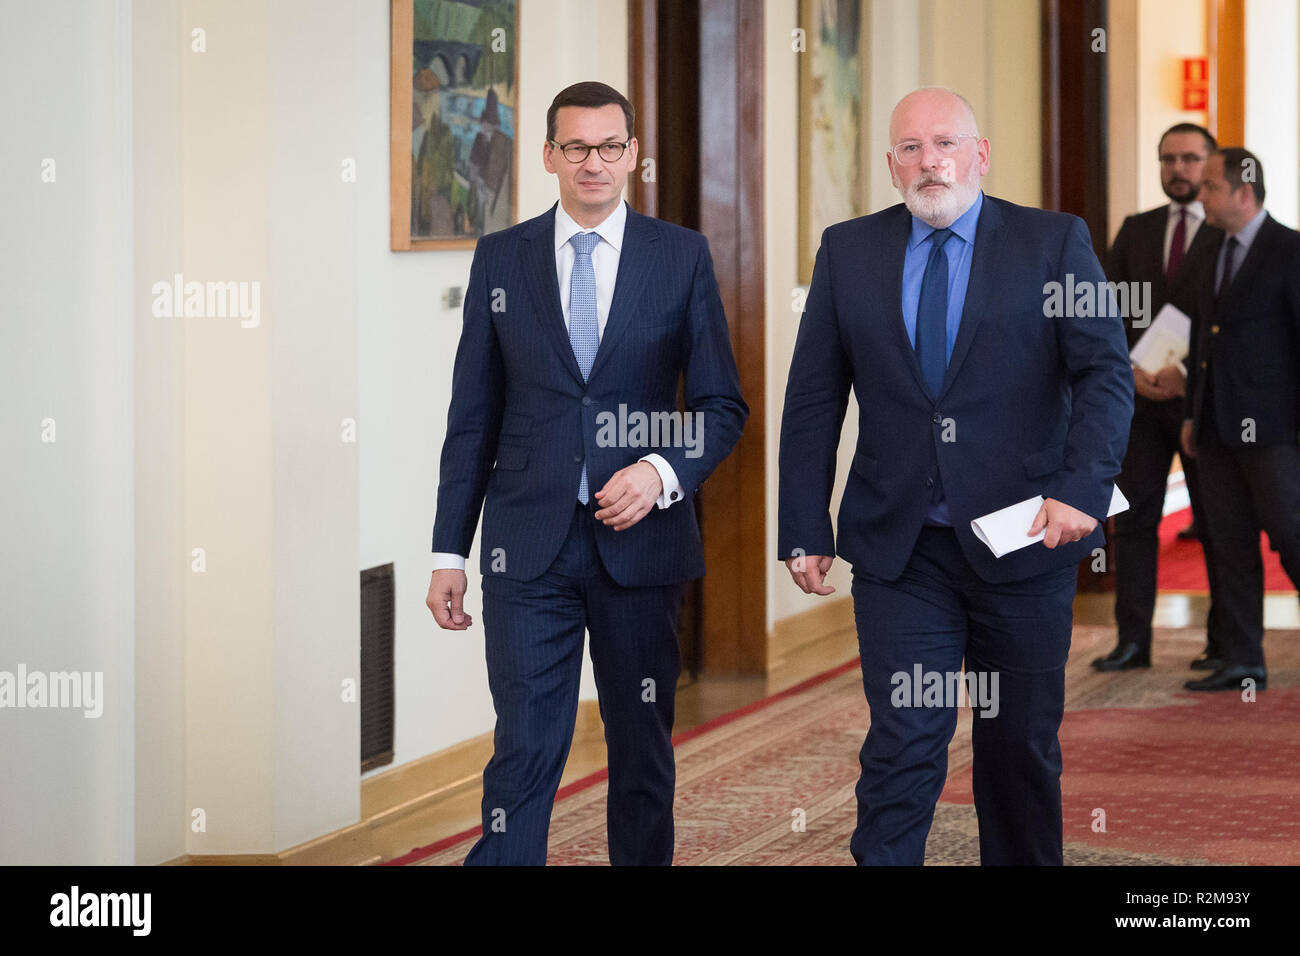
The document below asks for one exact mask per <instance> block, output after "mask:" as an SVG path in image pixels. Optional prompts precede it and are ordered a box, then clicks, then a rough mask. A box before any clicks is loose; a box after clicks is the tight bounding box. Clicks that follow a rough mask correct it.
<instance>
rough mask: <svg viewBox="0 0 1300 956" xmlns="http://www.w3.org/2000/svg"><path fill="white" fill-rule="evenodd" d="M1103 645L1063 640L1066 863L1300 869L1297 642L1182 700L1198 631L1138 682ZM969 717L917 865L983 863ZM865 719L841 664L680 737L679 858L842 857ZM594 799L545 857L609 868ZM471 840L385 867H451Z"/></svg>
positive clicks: (596, 784)
mask: <svg viewBox="0 0 1300 956" xmlns="http://www.w3.org/2000/svg"><path fill="white" fill-rule="evenodd" d="M1113 645H1114V629H1113V628H1108V627H1087V626H1080V627H1076V628H1075V632H1074V636H1073V640H1072V642H1071V650H1070V660H1069V663H1068V665H1067V669H1066V715H1065V720H1064V722H1063V724H1062V727H1061V747H1062V752H1063V755H1064V764H1065V771H1064V774H1063V776H1062V782H1061V787H1062V797H1063V807H1064V815H1065V862H1066V864H1067V865H1071V864H1073V865H1096V864H1101V865H1117V864H1119V865H1132V864H1180V863H1213V864H1241V863H1253V864H1261V863H1265V864H1283V863H1300V734H1297V733H1296V729H1297V728H1298V727H1300V631H1271V632H1269V634H1268V637H1267V639H1266V641H1265V650H1266V653H1267V654H1268V660H1269V689H1268V690H1267V691H1263V692H1261V693H1260V694H1259V695H1258V699H1257V700H1255V701H1253V702H1244V701H1243V700H1242V699H1241V695H1240V694H1237V693H1217V694H1208V695H1207V694H1191V693H1188V692H1186V691H1184V690H1183V689H1182V683H1183V681H1184V680H1186V679H1187V678H1188V677H1189V676H1192V672H1190V671H1188V670H1187V663H1188V661H1190V660H1191V659H1192V658H1193V657H1195V656H1197V654H1198V653H1199V651H1200V650H1201V648H1202V647H1203V646H1204V630H1203V629H1195V628H1187V629H1177V630H1171V629H1157V632H1156V639H1155V648H1154V655H1153V665H1154V666H1153V667H1152V668H1151V669H1150V670H1148V671H1129V672H1124V673H1120V674H1099V673H1097V672H1095V671H1093V670H1092V668H1091V667H1090V666H1089V664H1088V662H1089V661H1091V660H1092V658H1093V657H1095V656H1097V655H1098V654H1100V653H1104V652H1106V651H1108V650H1110V648H1111V647H1112V646H1113ZM970 720H971V711H970V710H969V709H965V708H964V709H962V710H961V711H960V716H959V720H958V727H957V733H956V735H955V736H954V738H953V741H952V745H951V747H950V748H949V770H948V781H947V785H946V786H945V789H944V792H943V795H942V797H941V798H940V802H939V805H938V807H937V809H936V812H935V819H934V826H933V828H932V829H931V831H930V837H929V841H928V844H927V848H926V863H927V864H928V865H973V864H978V863H979V844H978V829H977V820H976V816H975V809H974V806H973V804H972V802H971V792H970V786H971V774H970V762H971V752H970ZM867 723H868V711H867V706H866V702H865V700H864V699H863V695H862V684H861V678H860V674H859V672H858V669H857V664H856V662H850V663H848V664H846V665H845V666H844V667H841V668H837V669H836V670H834V671H831V672H829V673H828V674H825V675H822V677H820V678H817V679H815V680H814V681H810V682H808V683H806V684H804V685H801V686H800V687H798V688H795V689H793V690H792V691H789V692H786V693H785V694H781V695H778V696H776V697H774V698H769V699H767V700H765V701H761V702H759V703H758V704H755V705H752V706H751V707H748V708H745V709H743V710H741V711H738V712H736V713H735V714H729V715H727V716H726V717H723V718H719V719H718V720H716V721H712V722H711V723H709V724H706V725H704V726H702V727H699V728H696V729H695V730H693V731H691V732H689V733H687V734H683V735H681V736H680V737H678V738H677V741H676V752H677V795H676V803H675V818H676V833H677V846H676V854H675V859H674V862H675V863H676V864H677V865H702V864H703V865H728V864H730V865H750V866H752V865H809V864H811V865H828V864H831V865H833V864H851V863H852V862H853V861H852V858H851V857H850V855H849V852H848V840H849V835H850V833H851V831H852V829H853V824H854V820H855V817H856V802H855V799H854V795H853V788H854V784H855V783H856V780H857V771H858V766H857V752H858V748H859V747H860V746H861V743H862V736H863V734H864V732H865V730H866V727H867ZM605 794H606V782H605V775H604V773H603V772H601V773H598V774H593V775H592V776H591V777H588V778H586V779H584V780H581V781H578V782H576V783H575V784H572V785H570V786H569V787H566V788H565V791H564V792H562V795H561V799H559V800H558V801H557V802H556V805H555V811H554V814H553V816H552V820H551V832H550V851H549V858H548V862H549V863H551V864H559V865H575V864H576V865H605V864H607V862H608V856H607V853H606V843H605ZM1098 810H1100V811H1104V825H1105V829H1104V832H1103V831H1102V830H1100V829H1099V828H1097V827H1098V823H1097V821H1099V820H1102V819H1103V818H1102V816H1101V815H1100V814H1098V813H1097V812H1096V811H1098ZM799 818H802V819H803V820H804V821H805V823H804V828H803V829H802V830H797V829H796V828H795V827H794V826H793V824H794V822H795V821H796V819H799ZM477 832H478V831H477V830H474V831H469V832H466V833H463V834H459V835H458V836H455V837H451V838H449V839H447V840H442V841H440V842H438V843H435V844H432V845H430V846H428V847H423V848H420V849H417V850H414V851H412V852H411V853H409V854H407V855H406V856H404V857H402V858H401V859H400V860H395V861H393V862H394V863H403V864H416V865H448V864H457V863H460V862H461V861H462V860H463V859H464V857H465V854H466V852H468V850H469V848H470V846H472V845H473V839H474V838H475V837H476V836H477Z"/></svg>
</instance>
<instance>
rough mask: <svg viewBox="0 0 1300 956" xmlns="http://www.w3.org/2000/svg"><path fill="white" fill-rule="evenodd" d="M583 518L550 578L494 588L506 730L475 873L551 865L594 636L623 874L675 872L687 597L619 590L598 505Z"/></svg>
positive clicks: (491, 605)
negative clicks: (645, 869)
mask: <svg viewBox="0 0 1300 956" xmlns="http://www.w3.org/2000/svg"><path fill="white" fill-rule="evenodd" d="M574 505H575V508H574V512H573V520H572V522H571V524H570V527H569V532H568V535H567V537H566V539H565V541H564V545H563V546H562V547H561V549H560V552H559V554H558V555H557V556H556V558H555V560H554V562H552V564H551V566H550V567H549V568H548V569H547V570H546V571H545V572H544V573H543V574H541V575H540V576H539V577H537V578H534V579H533V580H531V581H512V580H508V579H506V578H501V577H491V576H485V577H484V579H483V626H484V633H485V645H486V655H487V669H488V684H489V686H490V687H491V691H492V704H493V706H494V707H495V709H496V715H497V722H496V731H495V734H494V752H493V754H492V759H491V760H490V761H489V762H488V765H487V767H486V768H485V769H484V771H483V804H482V817H483V835H482V836H481V837H480V838H479V841H478V842H477V843H476V844H475V845H474V847H473V848H472V849H471V850H470V852H469V855H468V856H467V857H466V859H465V863H466V865H477V864H506V865H542V864H544V863H545V862H546V848H547V835H548V830H549V828H550V819H551V808H552V806H553V804H554V802H555V794H556V791H557V789H558V788H559V785H560V776H561V774H562V773H563V771H564V763H565V760H566V759H567V758H568V754H569V745H570V743H571V742H572V739H573V728H574V723H575V719H576V717H577V708H578V690H579V682H580V679H581V676H582V644H583V632H584V631H587V632H589V633H590V635H591V662H592V667H593V670H594V672H595V678H596V691H597V695H598V697H599V702H600V715H601V718H602V720H603V721H604V724H605V745H606V748H607V750H608V758H609V796H608V798H607V803H606V826H607V830H608V835H609V860H610V863H612V864H615V865H620V864H640V865H657V864H658V865H667V864H670V863H671V862H672V858H673V790H674V785H675V765H674V762H673V746H672V727H673V704H674V697H675V694H676V690H677V677H678V675H679V673H680V672H681V656H680V653H679V651H678V646H677V620H678V615H679V614H680V611H681V604H682V596H683V594H684V587H683V585H681V584H674V585H666V586H662V587H638V588H625V587H622V586H621V585H619V584H617V583H616V582H615V581H614V580H613V579H612V578H611V577H610V576H609V574H608V573H607V572H606V570H605V567H604V565H603V564H602V563H601V559H600V554H599V551H598V549H597V544H596V537H595V534H596V525H597V524H598V523H599V522H598V521H597V520H596V518H595V516H594V514H595V511H596V510H597V508H598V506H597V505H596V502H595V500H594V499H593V500H592V501H591V503H590V504H588V505H583V504H581V503H579V502H577V501H575V502H574ZM643 520H644V519H643ZM508 557H509V556H508V555H507V559H508Z"/></svg>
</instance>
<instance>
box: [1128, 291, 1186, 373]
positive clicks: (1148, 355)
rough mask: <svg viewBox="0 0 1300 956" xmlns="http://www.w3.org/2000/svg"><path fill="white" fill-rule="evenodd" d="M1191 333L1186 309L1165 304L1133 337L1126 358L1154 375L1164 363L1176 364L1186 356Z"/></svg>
mask: <svg viewBox="0 0 1300 956" xmlns="http://www.w3.org/2000/svg"><path fill="white" fill-rule="evenodd" d="M1191 335H1192V320H1191V319H1190V318H1188V316H1187V313H1185V312H1180V311H1179V310H1178V309H1176V308H1174V307H1173V306H1172V305H1166V306H1165V307H1164V308H1163V309H1161V310H1160V311H1159V312H1157V313H1156V317H1155V319H1154V320H1153V321H1152V323H1151V325H1150V327H1149V328H1148V329H1147V330H1146V331H1145V332H1143V333H1142V338H1140V339H1138V340H1137V344H1136V345H1134V346H1133V351H1132V352H1131V353H1130V355H1129V359H1130V361H1132V363H1133V364H1134V365H1136V366H1137V367H1138V368H1140V369H1142V371H1144V372H1147V373H1148V374H1151V375H1155V374H1156V373H1157V372H1159V371H1160V370H1161V369H1162V368H1164V367H1165V366H1166V365H1177V364H1179V363H1180V362H1182V360H1183V359H1185V358H1187V346H1188V342H1189V341H1190V340H1191Z"/></svg>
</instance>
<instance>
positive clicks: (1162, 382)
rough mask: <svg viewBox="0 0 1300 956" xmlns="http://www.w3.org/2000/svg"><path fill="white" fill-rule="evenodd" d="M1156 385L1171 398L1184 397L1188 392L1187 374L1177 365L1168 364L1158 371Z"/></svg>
mask: <svg viewBox="0 0 1300 956" xmlns="http://www.w3.org/2000/svg"><path fill="white" fill-rule="evenodd" d="M1156 387H1157V388H1159V389H1160V390H1161V391H1162V392H1164V393H1165V395H1166V396H1168V397H1169V398H1182V397H1183V395H1185V394H1187V376H1186V375H1184V374H1183V370H1182V369H1180V368H1179V367H1178V366H1177V365H1166V366H1165V367H1164V368H1162V369H1161V370H1160V371H1158V372H1156Z"/></svg>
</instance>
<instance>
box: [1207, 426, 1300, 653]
mask: <svg viewBox="0 0 1300 956" xmlns="http://www.w3.org/2000/svg"><path fill="white" fill-rule="evenodd" d="M1207 417H1208V416H1207ZM1196 452H1197V455H1196V459H1197V463H1198V467H1199V468H1200V472H1201V484H1202V487H1203V488H1204V493H1205V500H1206V503H1207V507H1206V509H1205V513H1206V517H1207V519H1208V520H1209V532H1210V538H1211V539H1212V540H1213V541H1214V559H1215V563H1216V564H1217V565H1218V570H1217V572H1216V573H1217V576H1218V586H1219V593H1218V594H1217V595H1216V597H1215V601H1216V607H1217V608H1218V611H1217V614H1218V620H1219V624H1220V628H1219V631H1220V644H1221V649H1222V651H1223V656H1224V660H1225V662H1226V663H1227V664H1229V665H1239V666H1243V667H1259V668H1263V667H1264V666H1265V665H1264V561H1263V558H1262V557H1261V556H1260V551H1259V532H1260V530H1261V529H1263V530H1264V531H1267V532H1268V541H1269V545H1270V546H1271V547H1272V548H1273V550H1274V551H1276V552H1277V553H1278V556H1279V557H1280V558H1281V559H1282V567H1283V568H1285V569H1286V573H1287V574H1288V575H1289V576H1290V577H1291V581H1292V583H1295V584H1297V586H1300V447H1298V446H1297V445H1296V444H1293V443H1292V444H1284V445H1283V444H1279V445H1262V446H1259V447H1254V448H1252V447H1228V446H1226V445H1224V443H1223V441H1222V440H1221V439H1220V438H1219V437H1218V435H1217V432H1216V431H1215V429H1214V427H1213V422H1212V418H1211V420H1210V424H1209V425H1208V426H1204V425H1203V426H1202V428H1201V430H1200V433H1199V437H1198V440H1197V446H1196Z"/></svg>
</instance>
